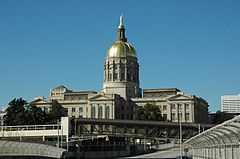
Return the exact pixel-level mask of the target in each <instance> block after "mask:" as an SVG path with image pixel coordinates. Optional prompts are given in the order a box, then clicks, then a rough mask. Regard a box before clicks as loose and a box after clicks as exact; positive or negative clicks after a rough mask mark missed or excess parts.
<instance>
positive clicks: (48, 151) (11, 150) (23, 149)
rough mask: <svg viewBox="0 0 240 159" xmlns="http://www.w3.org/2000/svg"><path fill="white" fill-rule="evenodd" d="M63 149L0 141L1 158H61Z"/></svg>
mask: <svg viewBox="0 0 240 159" xmlns="http://www.w3.org/2000/svg"><path fill="white" fill-rule="evenodd" d="M64 151H66V150H65V149H61V148H57V147H53V146H49V145H43V144H36V143H24V142H13V141H3V140H0V157H1V156H41V157H49V158H61V156H62V154H63V152H64Z"/></svg>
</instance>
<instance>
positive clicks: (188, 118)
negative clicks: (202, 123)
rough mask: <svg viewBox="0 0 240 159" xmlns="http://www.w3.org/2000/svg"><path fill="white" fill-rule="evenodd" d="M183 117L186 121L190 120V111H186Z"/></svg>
mask: <svg viewBox="0 0 240 159" xmlns="http://www.w3.org/2000/svg"><path fill="white" fill-rule="evenodd" d="M185 119H186V121H189V120H190V113H186V114H185Z"/></svg>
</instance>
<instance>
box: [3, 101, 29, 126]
mask: <svg viewBox="0 0 240 159" xmlns="http://www.w3.org/2000/svg"><path fill="white" fill-rule="evenodd" d="M26 104H27V102H26V101H25V100H24V99H22V98H18V99H16V98H14V99H13V100H12V101H10V102H9V103H8V108H7V109H6V115H5V116H4V124H5V125H11V126H13V125H24V124H25V121H26V118H27V116H26V114H25V108H24V106H25V105H26Z"/></svg>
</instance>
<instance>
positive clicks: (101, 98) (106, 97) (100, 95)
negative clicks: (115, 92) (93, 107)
mask: <svg viewBox="0 0 240 159" xmlns="http://www.w3.org/2000/svg"><path fill="white" fill-rule="evenodd" d="M110 99H112V98H110V97H109V96H107V95H105V94H97V95H94V96H92V97H90V98H89V100H90V101H93V100H94V101H96V100H100V101H102V100H110Z"/></svg>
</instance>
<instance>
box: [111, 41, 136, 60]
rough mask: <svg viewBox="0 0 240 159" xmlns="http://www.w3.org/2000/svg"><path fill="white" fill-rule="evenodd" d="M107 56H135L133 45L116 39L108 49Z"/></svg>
mask: <svg viewBox="0 0 240 159" xmlns="http://www.w3.org/2000/svg"><path fill="white" fill-rule="evenodd" d="M107 56H108V57H127V56H131V57H137V56H136V51H135V49H134V47H133V46H132V45H131V44H129V43H128V42H124V41H116V42H115V43H114V44H113V45H112V46H111V47H110V48H109V50H108V54H107Z"/></svg>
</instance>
